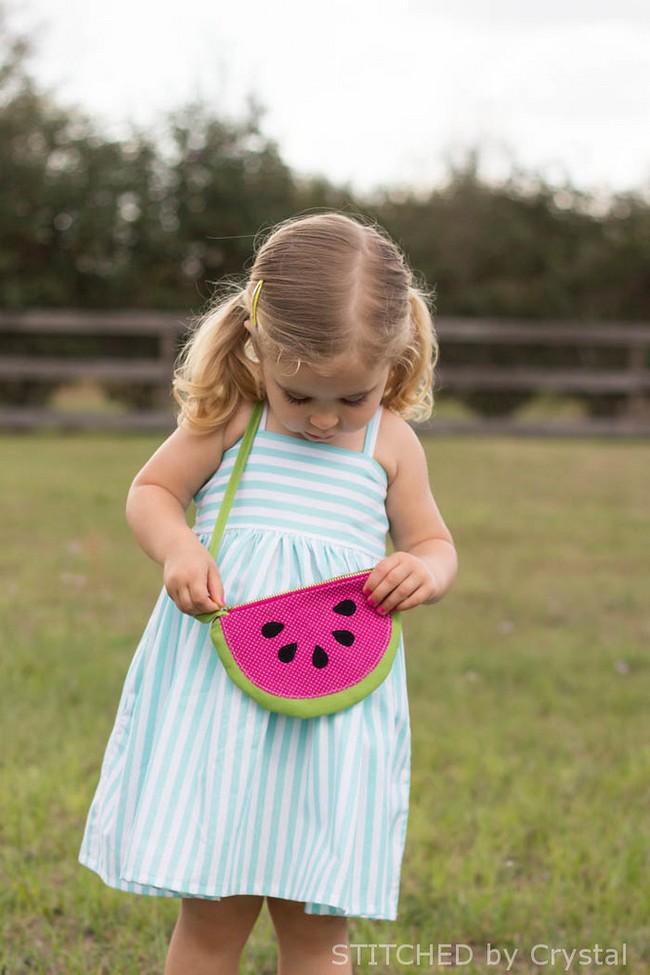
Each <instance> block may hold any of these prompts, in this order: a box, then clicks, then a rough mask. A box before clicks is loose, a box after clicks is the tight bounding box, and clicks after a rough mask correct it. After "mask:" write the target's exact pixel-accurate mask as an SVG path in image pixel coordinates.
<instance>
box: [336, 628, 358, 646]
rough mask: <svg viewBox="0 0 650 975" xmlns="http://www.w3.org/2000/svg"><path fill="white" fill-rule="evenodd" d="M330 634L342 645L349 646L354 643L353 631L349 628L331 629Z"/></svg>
mask: <svg viewBox="0 0 650 975" xmlns="http://www.w3.org/2000/svg"><path fill="white" fill-rule="evenodd" d="M332 636H333V637H334V639H335V640H336V642H337V643H340V644H341V646H342V647H351V646H352V644H353V643H354V633H352V632H351V631H350V630H332Z"/></svg>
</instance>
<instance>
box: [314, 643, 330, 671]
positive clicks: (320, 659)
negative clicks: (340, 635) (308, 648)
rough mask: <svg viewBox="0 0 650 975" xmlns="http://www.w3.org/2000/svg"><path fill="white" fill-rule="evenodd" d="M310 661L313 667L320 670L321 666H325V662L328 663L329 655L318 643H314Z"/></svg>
mask: <svg viewBox="0 0 650 975" xmlns="http://www.w3.org/2000/svg"><path fill="white" fill-rule="evenodd" d="M311 662H312V663H313V665H314V667H318V669H319V670H321V669H322V668H323V667H327V664H328V663H329V657H328V656H327V654H326V653H325V651H324V650H323V648H322V647H319V646H318V644H316V646H315V647H314V652H313V653H312V655H311Z"/></svg>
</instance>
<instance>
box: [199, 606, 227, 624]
mask: <svg viewBox="0 0 650 975" xmlns="http://www.w3.org/2000/svg"><path fill="white" fill-rule="evenodd" d="M229 612H230V610H229V609H228V607H227V606H222V607H221V609H217V610H215V611H214V613H198V614H197V615H196V616H195V617H194V619H195V620H198V621H199V623H213V622H214V621H215V620H216V619H217V617H219V616H227V615H228V613H229Z"/></svg>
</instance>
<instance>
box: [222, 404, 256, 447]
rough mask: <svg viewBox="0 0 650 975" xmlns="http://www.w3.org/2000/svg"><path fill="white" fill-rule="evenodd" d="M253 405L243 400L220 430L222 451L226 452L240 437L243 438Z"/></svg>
mask: <svg viewBox="0 0 650 975" xmlns="http://www.w3.org/2000/svg"><path fill="white" fill-rule="evenodd" d="M254 406H255V403H253V402H251V401H247V400H243V401H242V402H241V403H240V404H239V406H238V408H237V410H236V411H235V413H233V415H232V416H231V417H230V419H229V420H228V422H227V423H226V425H225V426H224V427H223V429H222V436H223V449H224V450H228V448H229V447H232V446H233V444H236V443H237V441H238V440H239V439H240V437H243V435H244V430H245V429H246V426H247V425H248V421H249V420H250V418H251V413H252V412H253V408H254Z"/></svg>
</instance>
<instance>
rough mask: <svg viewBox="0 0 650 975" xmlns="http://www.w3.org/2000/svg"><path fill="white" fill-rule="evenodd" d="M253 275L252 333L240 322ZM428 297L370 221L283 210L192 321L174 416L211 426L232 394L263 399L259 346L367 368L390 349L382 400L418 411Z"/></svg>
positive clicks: (310, 361)
mask: <svg viewBox="0 0 650 975" xmlns="http://www.w3.org/2000/svg"><path fill="white" fill-rule="evenodd" d="M260 281H263V282H264V284H263V286H262V289H261V291H260V292H259V293H258V301H257V308H256V323H257V327H256V328H255V329H254V338H253V339H252V342H251V339H250V338H249V333H248V331H247V329H246V328H245V322H246V320H247V319H250V318H251V311H252V300H253V292H254V290H255V287H256V285H257V284H259V282H260ZM430 298H431V295H430V294H429V293H427V292H426V291H424V290H423V289H422V288H419V287H417V286H416V285H415V283H414V280H413V273H412V271H411V270H410V268H409V267H408V265H407V263H406V260H405V258H404V256H403V254H402V253H401V251H400V250H399V249H398V247H397V246H396V245H395V244H394V243H393V241H391V240H390V239H389V238H388V237H387V236H386V235H385V234H384V233H383V232H382V231H380V230H379V228H377V227H376V226H371V225H369V224H364V223H361V222H360V221H359V220H357V219H353V218H351V217H349V216H346V215H344V214H341V213H323V214H317V215H313V216H302V217H294V218H291V219H290V220H286V221H285V222H283V223H281V224H280V225H279V226H277V227H276V228H275V229H274V230H273V231H271V233H270V234H269V236H268V237H267V238H266V239H265V240H264V241H263V242H262V244H261V246H260V247H259V248H258V250H257V253H256V256H255V260H254V263H253V267H252V269H251V273H250V278H249V281H248V282H247V283H246V284H245V285H239V286H238V285H234V286H232V285H231V286H230V291H229V293H228V292H226V293H224V292H223V291H222V292H221V294H220V297H219V298H218V300H217V301H216V302H215V303H214V304H213V306H212V307H211V308H210V309H209V310H208V312H207V314H206V315H205V316H204V317H203V318H202V319H200V320H199V322H198V324H197V327H196V328H195V330H194V331H193V334H192V336H191V337H190V340H189V342H188V344H187V346H186V348H185V350H184V352H183V354H182V356H181V359H180V362H179V366H178V368H177V370H176V372H175V375H174V384H173V392H174V397H175V398H176V400H177V402H178V403H179V405H180V408H181V412H180V416H179V418H178V422H179V425H181V426H185V427H187V428H188V429H192V430H195V431H197V432H199V431H207V430H211V429H213V428H215V427H217V426H219V425H220V424H223V423H225V422H227V421H228V420H229V419H230V417H231V416H232V415H233V414H234V412H235V411H236V409H237V408H238V406H239V405H240V403H241V401H242V400H257V399H263V398H264V384H263V380H262V371H261V368H260V364H259V358H258V356H259V357H262V358H263V357H265V356H272V357H274V358H275V360H276V361H277V362H280V361H284V360H287V361H288V362H290V363H293V365H294V367H295V368H296V369H297V368H299V366H300V364H301V363H305V364H307V365H309V366H310V368H312V369H314V371H316V372H321V373H323V374H327V371H328V366H329V367H330V368H331V364H332V362H333V361H334V360H336V359H340V357H341V356H344V355H345V356H347V357H349V356H350V355H353V356H356V357H357V358H358V359H359V360H360V361H362V362H363V363H364V364H367V365H368V367H369V368H370V367H375V366H377V365H379V364H380V363H381V362H386V361H388V362H390V371H389V376H388V381H387V384H386V389H385V391H384V395H383V398H382V403H383V405H384V406H386V407H387V408H388V409H391V410H393V411H394V412H395V413H398V414H399V415H400V416H403V417H404V418H406V419H417V420H422V419H426V418H427V417H429V416H430V415H431V410H432V408H433V388H432V387H433V370H434V367H435V363H436V361H437V357H438V344H437V341H436V335H435V329H434V326H433V319H432V314H431V311H430V305H429V301H430ZM256 353H257V354H256Z"/></svg>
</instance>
